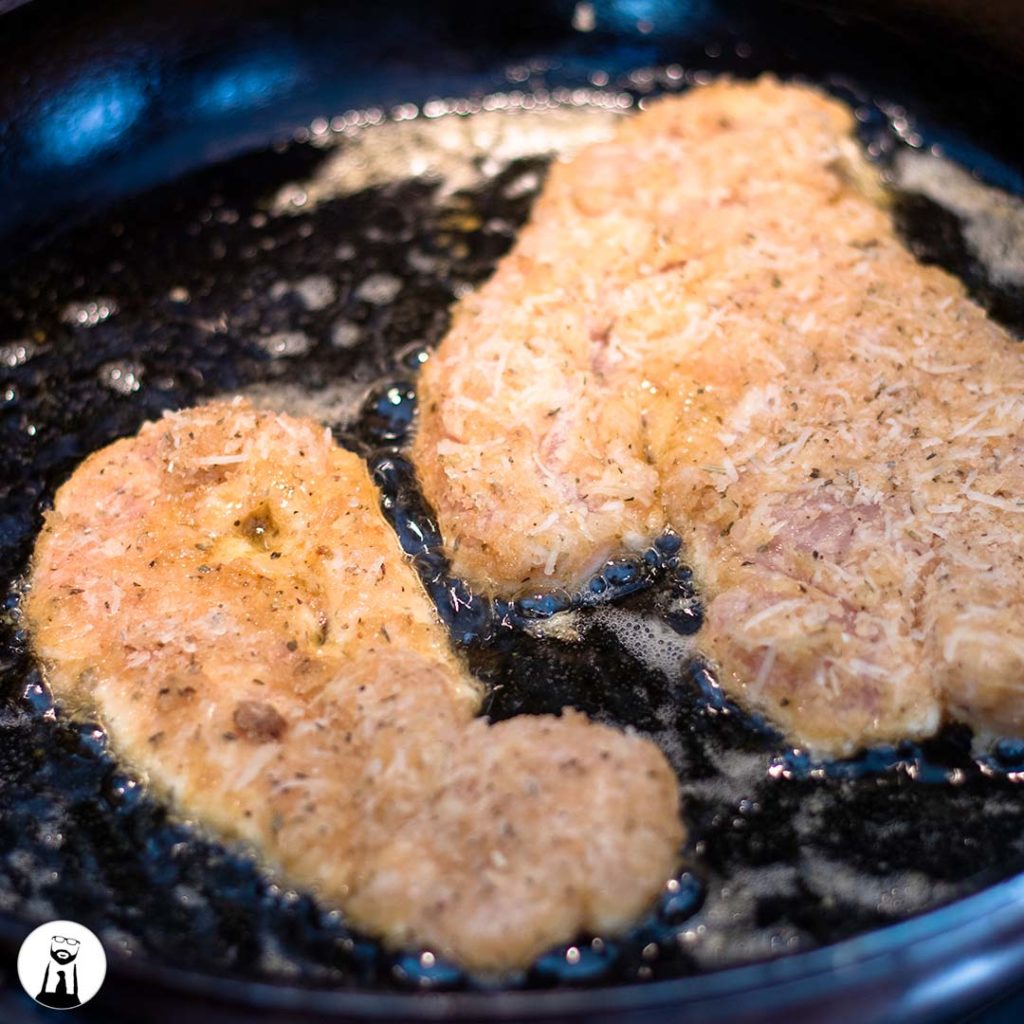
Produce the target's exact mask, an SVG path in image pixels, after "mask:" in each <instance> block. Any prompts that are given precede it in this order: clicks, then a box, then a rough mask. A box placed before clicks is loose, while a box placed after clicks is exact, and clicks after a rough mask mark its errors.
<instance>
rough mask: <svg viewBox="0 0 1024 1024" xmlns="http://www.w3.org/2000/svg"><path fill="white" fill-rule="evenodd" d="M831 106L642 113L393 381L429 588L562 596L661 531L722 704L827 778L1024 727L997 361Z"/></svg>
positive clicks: (1014, 376)
mask: <svg viewBox="0 0 1024 1024" xmlns="http://www.w3.org/2000/svg"><path fill="white" fill-rule="evenodd" d="M853 123H854V122H853V117H852V114H851V112H850V110H849V109H848V108H847V107H846V106H844V105H843V104H842V103H840V102H838V101H836V100H833V99H830V98H828V97H826V96H825V95H823V94H822V93H820V92H818V91H817V90H815V89H812V88H809V87H805V86H800V85H785V84H780V83H779V82H777V81H775V80H773V79H771V78H763V79H761V80H759V81H757V82H755V83H744V84H740V83H735V82H728V81H723V82H719V83H717V84H714V85H711V86H707V87H704V88H699V89H694V90H693V91H691V92H690V93H688V94H686V95H684V96H682V97H673V98H668V99H662V100H658V101H655V102H653V103H652V104H651V106H650V108H649V109H648V110H646V111H645V112H643V113H640V114H638V115H636V116H635V117H632V118H628V119H625V120H624V122H623V123H622V125H621V127H620V128H619V130H618V132H617V135H616V137H615V138H614V139H613V140H612V141H609V142H607V143H601V144H598V145H594V146H591V147H590V148H588V149H586V150H584V151H581V152H580V153H578V154H577V155H576V156H575V157H574V158H573V159H572V160H571V161H569V162H566V163H559V164H556V165H555V166H554V167H553V168H552V170H551V173H550V177H549V179H548V182H547V184H546V186H545V188H544V190H543V192H542V194H541V196H540V198H539V199H538V201H537V204H536V206H535V208H534V212H533V215H532V218H531V221H530V223H529V225H528V226H527V227H526V228H525V229H524V231H523V232H522V234H521V236H520V238H519V240H518V242H517V244H516V245H515V247H514V248H513V250H512V252H511V253H510V254H509V255H508V256H507V257H505V259H504V260H503V261H502V263H501V264H500V265H499V267H498V269H497V271H496V272H495V274H494V276H493V277H492V278H491V279H490V280H489V281H488V282H487V283H486V284H485V285H483V287H481V288H480V289H479V290H478V291H477V292H476V293H475V294H472V295H470V296H468V297H466V298H465V299H463V300H462V302H461V303H460V304H459V306H458V307H457V309H456V310H455V314H454V320H453V324H452V327H451V329H450V331H449V333H448V335H447V336H446V337H445V339H444V341H443V342H442V343H441V345H440V347H439V349H438V351H437V352H436V353H435V355H434V356H433V357H432V358H431V360H430V361H429V362H428V363H427V365H426V367H425V368H424V371H423V373H422V376H421V380H420V385H419V396H420V412H419V416H420V419H419V426H418V432H417V435H416V438H415V442H414V445H413V455H414V458H415V461H416V463H417V466H418V472H419V475H420V479H421V481H422V484H423V487H424V490H425V493H426V496H427V498H428V500H429V501H430V502H431V504H432V505H433V507H434V509H435V510H436V512H437V514H438V517H439V522H440V526H441V529H442V532H443V534H444V536H445V538H446V543H447V546H448V552H449V555H450V557H451V561H452V564H453V567H454V571H455V572H456V574H458V575H460V576H463V577H464V578H466V579H468V580H469V581H470V582H471V583H473V584H474V585H476V586H477V587H481V588H484V589H486V590H489V591H491V592H496V593H504V594H515V593H522V592H524V591H528V590H531V589H537V588H546V587H556V586H557V587H568V588H570V589H572V588H576V587H578V586H579V585H580V584H582V583H583V582H584V581H585V580H586V578H587V576H588V574H590V573H592V572H593V571H594V570H595V569H596V568H597V567H599V566H600V565H601V563H602V562H603V561H604V560H605V559H606V558H607V557H609V556H610V555H616V554H621V553H623V552H625V553H630V552H638V551H639V550H640V549H641V548H642V547H644V546H645V545H646V544H648V543H649V542H650V540H651V539H652V537H654V536H655V535H656V534H657V533H658V532H659V531H660V530H662V529H664V528H665V527H666V526H669V525H671V526H672V527H674V528H675V529H676V530H678V531H679V532H680V534H681V535H682V537H683V539H684V542H685V546H686V552H685V553H686V557H687V558H688V559H689V560H690V561H691V562H692V564H693V566H694V568H695V570H696V573H697V576H698V579H699V582H700V584H701V587H702V590H703V594H704V597H705V601H706V606H707V615H706V625H705V627H704V630H703V631H702V633H701V634H700V635H699V637H698V641H699V645H700V647H701V649H702V651H703V652H704V653H705V654H706V655H707V656H708V657H709V658H710V659H711V660H712V661H713V662H714V664H715V665H716V666H717V670H718V673H719V677H720V680H721V683H722V685H723V686H724V687H725V688H726V690H727V691H728V692H730V693H731V694H733V695H734V696H735V697H737V698H738V699H739V700H740V701H741V702H743V703H744V704H746V705H747V706H748V707H750V708H752V709H754V710H756V711H759V712H762V713H764V714H766V715H767V716H768V717H769V718H770V719H771V720H773V721H774V722H776V723H778V724H779V725H780V726H782V727H783V728H784V729H785V731H786V733H787V734H788V735H789V736H790V738H791V739H792V740H794V741H795V742H797V743H799V744H801V745H806V746H809V747H810V748H812V749H814V750H817V751H820V752H824V753H834V754H842V753H849V752H851V751H853V750H855V749H857V748H858V747H861V746H863V745H866V744H870V743H875V742H884V741H893V740H898V739H902V738H915V737H924V736H928V735H930V734H932V733H933V732H935V730H936V729H937V728H938V726H939V725H940V723H941V722H943V721H944V720H946V719H948V718H954V719H958V720H962V721H965V722H968V723H969V724H971V725H972V726H974V727H975V728H976V729H977V730H980V731H982V732H993V733H1004V734H1005V733H1013V734H1021V733H1022V732H1024V699H1022V697H1024V461H1022V454H1024V450H1022V441H1021V437H1020V433H1019V432H1020V429H1021V424H1022V422H1024V359H1022V356H1021V353H1020V350H1019V349H1018V347H1017V344H1016V343H1015V342H1014V341H1013V340H1012V339H1011V338H1010V336H1009V335H1008V334H1007V332H1006V331H1004V330H1003V329H1001V328H1000V327H998V326H997V325H996V324H994V323H992V322H991V321H990V320H989V319H988V318H987V317H986V315H985V313H984V312H983V311H982V310H981V309H980V308H979V307H978V306H977V305H975V304H974V303H973V302H972V301H971V300H970V299H969V298H968V297H967V295H966V294H965V291H964V288H963V286H962V285H961V283H960V282H959V281H958V280H957V279H955V278H953V277H952V276H950V275H949V274H947V273H945V272H943V271H942V270H939V269H937V268H935V267H926V266H923V265H921V264H920V263H918V262H917V261H916V260H915V259H914V257H913V256H912V255H911V254H910V253H909V252H908V251H907V249H906V248H905V247H904V246H903V245H902V244H901V242H900V241H899V239H898V238H897V235H896V232H895V229H894V225H893V221H892V218H891V216H890V214H889V212H888V211H887V209H886V202H885V196H884V193H883V190H882V188H881V186H880V184H879V182H878V176H877V172H876V171H875V170H874V169H873V168H872V167H871V166H869V165H868V164H867V163H866V161H865V160H864V158H863V157H862V155H861V153H860V151H859V149H858V147H857V145H856V143H855V141H854V139H853V136H852V131H853Z"/></svg>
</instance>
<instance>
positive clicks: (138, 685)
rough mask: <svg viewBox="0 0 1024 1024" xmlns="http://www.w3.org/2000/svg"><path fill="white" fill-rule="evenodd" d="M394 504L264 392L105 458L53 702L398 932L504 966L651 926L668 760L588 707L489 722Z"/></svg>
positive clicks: (323, 889)
mask: <svg viewBox="0 0 1024 1024" xmlns="http://www.w3.org/2000/svg"><path fill="white" fill-rule="evenodd" d="M378 500H379V498H378V494H377V492H376V490H375V488H374V486H373V484H372V482H371V481H370V478H369V476H368V473H367V470H366V467H365V465H364V464H363V462H362V461H361V460H360V459H359V458H358V457H357V456H355V455H353V454H352V453H350V452H347V451H344V450H343V449H341V448H339V447H338V446H337V445H336V444H335V443H334V441H333V440H332V438H331V435H330V432H329V431H328V430H327V429H326V428H324V427H323V426H320V425H318V424H316V423H314V422H312V421H310V420H302V419H294V418H292V417H289V416H285V415H276V414H273V413H264V412H257V411H256V410H254V409H253V408H252V407H251V406H249V405H248V404H247V403H245V402H243V401H241V400H235V401H233V402H219V403H214V404H211V405H207V406H204V407H200V408H196V409H190V410H187V411H184V412H180V413H175V414H173V415H169V416H167V417H165V418H164V419H162V420H160V421H159V422H155V423H149V424H147V425H146V426H144V427H143V428H142V430H141V431H140V432H139V434H138V435H137V436H135V437H131V438H127V439H124V440H121V441H118V442H116V443H114V444H112V445H110V446H109V447H107V448H104V449H103V450H102V451H99V452H97V453H95V454H94V455H92V456H90V457H89V458H88V459H86V461H85V462H84V463H83V464H82V465H81V466H80V467H79V468H78V469H77V470H76V472H75V473H74V475H73V476H72V477H71V479H70V480H69V481H68V482H67V483H66V484H64V486H63V487H62V488H61V489H60V490H59V492H58V494H57V497H56V503H55V508H54V510H53V511H52V512H51V513H49V514H48V516H47V518H46V524H45V527H44V529H43V532H42V534H41V535H40V538H39V541H38V544H37V547H36V550H35V554H34V558H33V563H32V577H31V587H30V591H29V593H28V596H27V600H26V604H25V612H26V618H27V621H28V624H29V626H30V628H31V635H32V643H33V646H34V649H35V651H36V653H37V655H38V656H39V658H40V659H41V661H42V662H43V664H44V666H45V669H46V677H47V680H48V682H49V684H50V686H51V687H52V689H53V692H54V694H55V696H56V697H57V698H58V699H59V700H60V701H62V702H64V704H65V705H66V706H68V707H70V708H71V709H72V710H74V709H76V708H79V707H88V708H90V709H91V710H94V711H95V712H96V713H98V714H99V716H100V718H101V720H102V722H103V723H104V724H105V725H106V727H107V729H108V730H109V734H110V737H111V741H112V744H113V747H114V749H115V750H116V751H117V752H118V753H119V754H120V755H121V756H123V757H124V758H125V759H126V760H127V761H128V762H129V763H130V764H131V765H132V766H134V768H135V769H137V770H139V771H140V772H142V773H144V774H145V775H146V776H148V778H149V779H150V780H151V781H152V783H153V784H154V786H155V788H156V789H157V791H158V792H160V793H162V794H164V795H166V796H167V797H169V798H170V799H172V800H173V802H174V804H175V806H176V807H177V808H178V809H179V810H180V811H181V812H183V813H184V814H186V815H189V816H195V817H197V818H198V819H200V820H201V821H202V822H204V823H205V824H206V825H208V826H210V827H211V828H212V829H214V830H215V831H216V832H218V833H221V834H226V835H230V836H237V837H240V838H242V839H244V840H247V841H249V842H250V843H252V844H254V845H255V846H256V847H257V848H258V849H259V850H260V851H262V852H263V853H264V854H265V856H266V857H267V858H268V859H269V860H270V861H271V862H272V863H274V864H277V865H279V866H280V867H281V868H282V869H283V871H284V872H285V874H286V876H287V877H288V878H289V879H291V880H292V881H294V882H295V883H297V884H300V885H306V886H311V887H313V888H314V889H315V890H317V891H318V892H319V893H320V894H321V895H322V897H323V898H325V899H326V900H328V901H330V902H335V903H338V904H340V905H341V906H342V907H343V908H344V909H345V911H346V913H347V916H348V917H349V919H350V920H351V921H352V923H353V924H355V925H356V926H358V927H361V928H363V929H365V930H366V931H368V932H369V933H371V934H373V935H376V936H380V937H382V938H383V939H384V940H385V941H386V942H387V943H388V944H389V945H391V946H403V947H412V948H416V947H421V946H426V947H428V948H430V949H431V950H433V951H434V952H435V953H437V954H439V955H444V956H448V957H451V958H453V959H455V960H456V961H457V962H459V963H460V964H462V965H463V966H465V967H466V968H468V969H470V970H474V971H479V972H482V973H492V974H501V973H504V972H507V971H509V970H511V969H514V968H518V967H521V966H525V965H526V964H528V963H529V962H530V961H531V960H532V959H533V958H535V957H536V956H537V955H538V954H540V953H541V952H543V951H544V950H546V949H547V948H548V947H550V946H552V945H554V944H557V943H559V942H565V941H569V940H571V939H573V938H574V937H575V936H576V935H577V934H578V933H579V932H587V931H592V932H596V933H603V934H607V933H614V932H616V931H621V930H622V929H624V928H626V927H628V926H629V925H630V924H631V923H632V922H633V921H634V919H635V918H636V917H637V916H638V915H639V914H641V913H642V912H643V911H644V909H645V908H646V907H647V906H648V905H649V904H650V903H651V902H652V901H653V900H654V898H655V896H656V894H657V892H658V891H659V889H660V887H661V886H662V885H663V883H664V882H665V881H666V880H667V879H668V877H669V876H670V875H671V873H672V872H673V870H674V868H675V866H676V861H677V857H678V853H679V846H680V843H681V841H682V837H683V833H682V826H681V823H680V819H679V794H678V787H677V782H676V778H675V776H674V774H673V772H672V770H671V769H670V768H669V766H668V764H667V762H666V761H665V758H664V756H663V755H662V754H661V752H660V751H659V750H658V749H657V748H656V747H655V746H654V745H653V744H652V743H650V742H649V741H647V740H643V739H641V738H639V737H636V736H632V735H627V734H625V733H622V732H618V731H616V730H614V729H611V728H609V727H607V726H603V725H598V724H594V723H591V722H589V721H588V720H587V719H586V718H585V717H584V716H582V715H580V714H578V713H576V712H573V711H566V712H565V713H564V714H563V715H562V716H561V717H553V716H543V717H523V718H518V719H514V720H511V721H507V722H502V723H499V724H496V725H493V726H492V725H489V724H488V723H487V722H486V721H485V720H483V719H478V718H475V717H474V716H475V714H476V712H477V711H478V710H479V705H480V697H481V693H480V687H479V685H478V684H477V683H476V682H475V680H473V678H472V677H471V676H470V675H469V674H468V672H467V671H466V669H465V668H464V667H463V665H462V663H461V662H460V660H459V659H458V658H457V657H456V656H455V655H454V654H453V653H452V651H451V650H450V648H449V643H448V638H447V636H446V634H445V631H444V629H443V627H442V625H441V623H440V621H439V620H438V618H437V616H436V613H435V611H434V609H433V607H432V606H431V604H430V602H429V600H428V598H427V595H426V594H425V592H424V590H423V588H422V586H421V584H420V582H419V580H418V578H417V577H416V575H415V573H414V572H413V570H412V568H411V566H410V565H409V564H408V562H407V561H406V559H405V558H404V556H403V555H402V553H401V551H400V549H399V547H398V543H397V540H396V538H395V537H394V535H393V533H392V531H391V529H390V528H389V526H388V525H387V523H386V522H385V521H384V519H383V517H382V515H381V513H380V510H379V507H378Z"/></svg>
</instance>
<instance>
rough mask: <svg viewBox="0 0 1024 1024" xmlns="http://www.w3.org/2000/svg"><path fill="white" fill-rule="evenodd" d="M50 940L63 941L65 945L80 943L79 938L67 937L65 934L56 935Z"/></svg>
mask: <svg viewBox="0 0 1024 1024" xmlns="http://www.w3.org/2000/svg"><path fill="white" fill-rule="evenodd" d="M50 941H51V942H54V943H63V944H64V945H65V946H78V945H80V943H79V941H78V939H68V938H65V937H64V936H63V935H54V936H53V938H51V939H50Z"/></svg>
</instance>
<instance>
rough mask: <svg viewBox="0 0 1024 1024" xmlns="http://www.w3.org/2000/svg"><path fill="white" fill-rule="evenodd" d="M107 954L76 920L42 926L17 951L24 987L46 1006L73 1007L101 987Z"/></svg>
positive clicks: (98, 941)
mask: <svg viewBox="0 0 1024 1024" xmlns="http://www.w3.org/2000/svg"><path fill="white" fill-rule="evenodd" d="M106 974H107V955H106V953H104V952H103V946H102V945H100V940H99V939H98V938H96V936H95V935H94V934H93V933H92V932H91V931H89V929H88V928H86V927H85V926H84V925H81V924H76V923H75V922H74V921H51V922H50V923H49V924H42V925H40V926H39V927H38V928H37V929H36V930H35V931H34V932H32V933H31V934H30V935H29V936H28V938H26V939H25V941H24V942H23V943H22V944H21V949H20V950H19V951H18V979H19V981H21V987H22V988H23V989H24V990H25V991H26V992H27V993H28V994H29V995H30V996H31V997H32V998H33V999H34V1000H35V1001H36V1002H37V1003H40V1004H41V1005H43V1006H51V1007H53V1008H54V1009H55V1010H70V1009H73V1008H74V1007H76V1006H81V1005H82V1003H87V1002H89V1000H90V999H92V997H93V996H94V995H96V993H97V992H99V990H100V986H101V985H102V984H103V979H104V978H105V977H106Z"/></svg>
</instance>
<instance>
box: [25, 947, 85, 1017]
mask: <svg viewBox="0 0 1024 1024" xmlns="http://www.w3.org/2000/svg"><path fill="white" fill-rule="evenodd" d="M78 948H79V943H78V939H68V938H65V937H64V936H62V935H54V936H53V937H52V938H51V939H50V959H49V960H47V962H46V973H45V974H44V975H43V987H42V989H41V990H40V992H39V995H37V996H36V1002H39V1003H42V1004H43V1006H52V1007H54V1008H55V1009H58V1010H67V1009H70V1008H71V1007H72V1006H78V1005H80V1003H81V1000H80V999H79V998H78V964H77V963H76V961H77V959H78ZM54 964H56V966H54ZM51 968H52V976H51ZM69 975H70V981H69Z"/></svg>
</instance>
